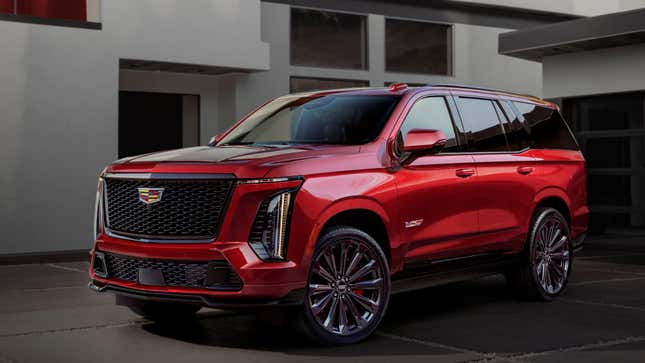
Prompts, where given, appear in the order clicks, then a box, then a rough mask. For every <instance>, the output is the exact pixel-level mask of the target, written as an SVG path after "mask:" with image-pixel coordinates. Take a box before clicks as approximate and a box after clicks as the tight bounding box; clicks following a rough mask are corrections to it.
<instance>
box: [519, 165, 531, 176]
mask: <svg viewBox="0 0 645 363" xmlns="http://www.w3.org/2000/svg"><path fill="white" fill-rule="evenodd" d="M517 172H518V173H520V174H522V175H529V174H531V173H532V172H533V167H531V166H520V167H519V168H517Z"/></svg>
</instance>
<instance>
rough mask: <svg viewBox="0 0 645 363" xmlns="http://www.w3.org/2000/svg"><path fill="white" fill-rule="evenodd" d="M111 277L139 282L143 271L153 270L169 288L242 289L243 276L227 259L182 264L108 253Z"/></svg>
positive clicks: (107, 258)
mask: <svg viewBox="0 0 645 363" xmlns="http://www.w3.org/2000/svg"><path fill="white" fill-rule="evenodd" d="M105 263H106V266H107V270H108V277H109V278H117V279H121V280H127V281H137V280H138V273H139V269H140V268H151V269H155V270H159V271H161V272H162V273H163V277H164V280H165V283H166V286H175V287H191V288H207V289H215V290H239V289H241V288H242V281H241V280H240V277H239V276H238V275H237V274H236V273H235V271H233V269H232V268H231V266H230V265H229V264H228V262H227V261H225V260H216V261H210V262H180V261H170V260H149V259H140V258H133V257H128V256H122V255H116V254H111V253H106V254H105Z"/></svg>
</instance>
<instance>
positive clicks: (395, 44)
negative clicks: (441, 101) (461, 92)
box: [385, 19, 452, 75]
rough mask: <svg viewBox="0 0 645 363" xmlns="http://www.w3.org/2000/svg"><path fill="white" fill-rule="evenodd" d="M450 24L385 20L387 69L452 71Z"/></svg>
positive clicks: (395, 70) (436, 72)
mask: <svg viewBox="0 0 645 363" xmlns="http://www.w3.org/2000/svg"><path fill="white" fill-rule="evenodd" d="M451 29H452V28H451V27H450V26H449V25H444V24H433V23H425V22H419V21H409V20H397V19H386V20H385V69H386V70H387V71H388V72H403V73H420V74H440V75H450V74H452V69H451V68H452V50H451V40H452V35H451V33H452V31H451Z"/></svg>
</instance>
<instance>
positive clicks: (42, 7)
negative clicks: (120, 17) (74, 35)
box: [0, 0, 87, 21]
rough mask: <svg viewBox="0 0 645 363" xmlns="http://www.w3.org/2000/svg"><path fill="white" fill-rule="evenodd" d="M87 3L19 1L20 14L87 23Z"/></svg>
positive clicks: (82, 0)
mask: <svg viewBox="0 0 645 363" xmlns="http://www.w3.org/2000/svg"><path fill="white" fill-rule="evenodd" d="M0 1H4V0H0ZM86 1H87V0H65V1H61V0H18V14H19V15H30V16H39V17H42V18H55V19H69V20H81V21H86V20H87V3H86Z"/></svg>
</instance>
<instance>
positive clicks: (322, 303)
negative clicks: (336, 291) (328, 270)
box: [311, 292, 334, 315]
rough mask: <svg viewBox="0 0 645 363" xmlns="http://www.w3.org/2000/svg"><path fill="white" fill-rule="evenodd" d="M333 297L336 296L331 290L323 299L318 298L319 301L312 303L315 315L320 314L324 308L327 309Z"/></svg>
mask: <svg viewBox="0 0 645 363" xmlns="http://www.w3.org/2000/svg"><path fill="white" fill-rule="evenodd" d="M333 298H334V296H333V295H332V293H331V292H330V293H328V294H327V295H325V296H324V297H323V298H322V299H320V300H318V302H317V303H315V304H313V305H311V312H312V313H313V314H314V315H319V314H320V313H321V312H322V311H323V310H325V308H326V307H327V305H329V302H330V301H331V300H332V299H333Z"/></svg>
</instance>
